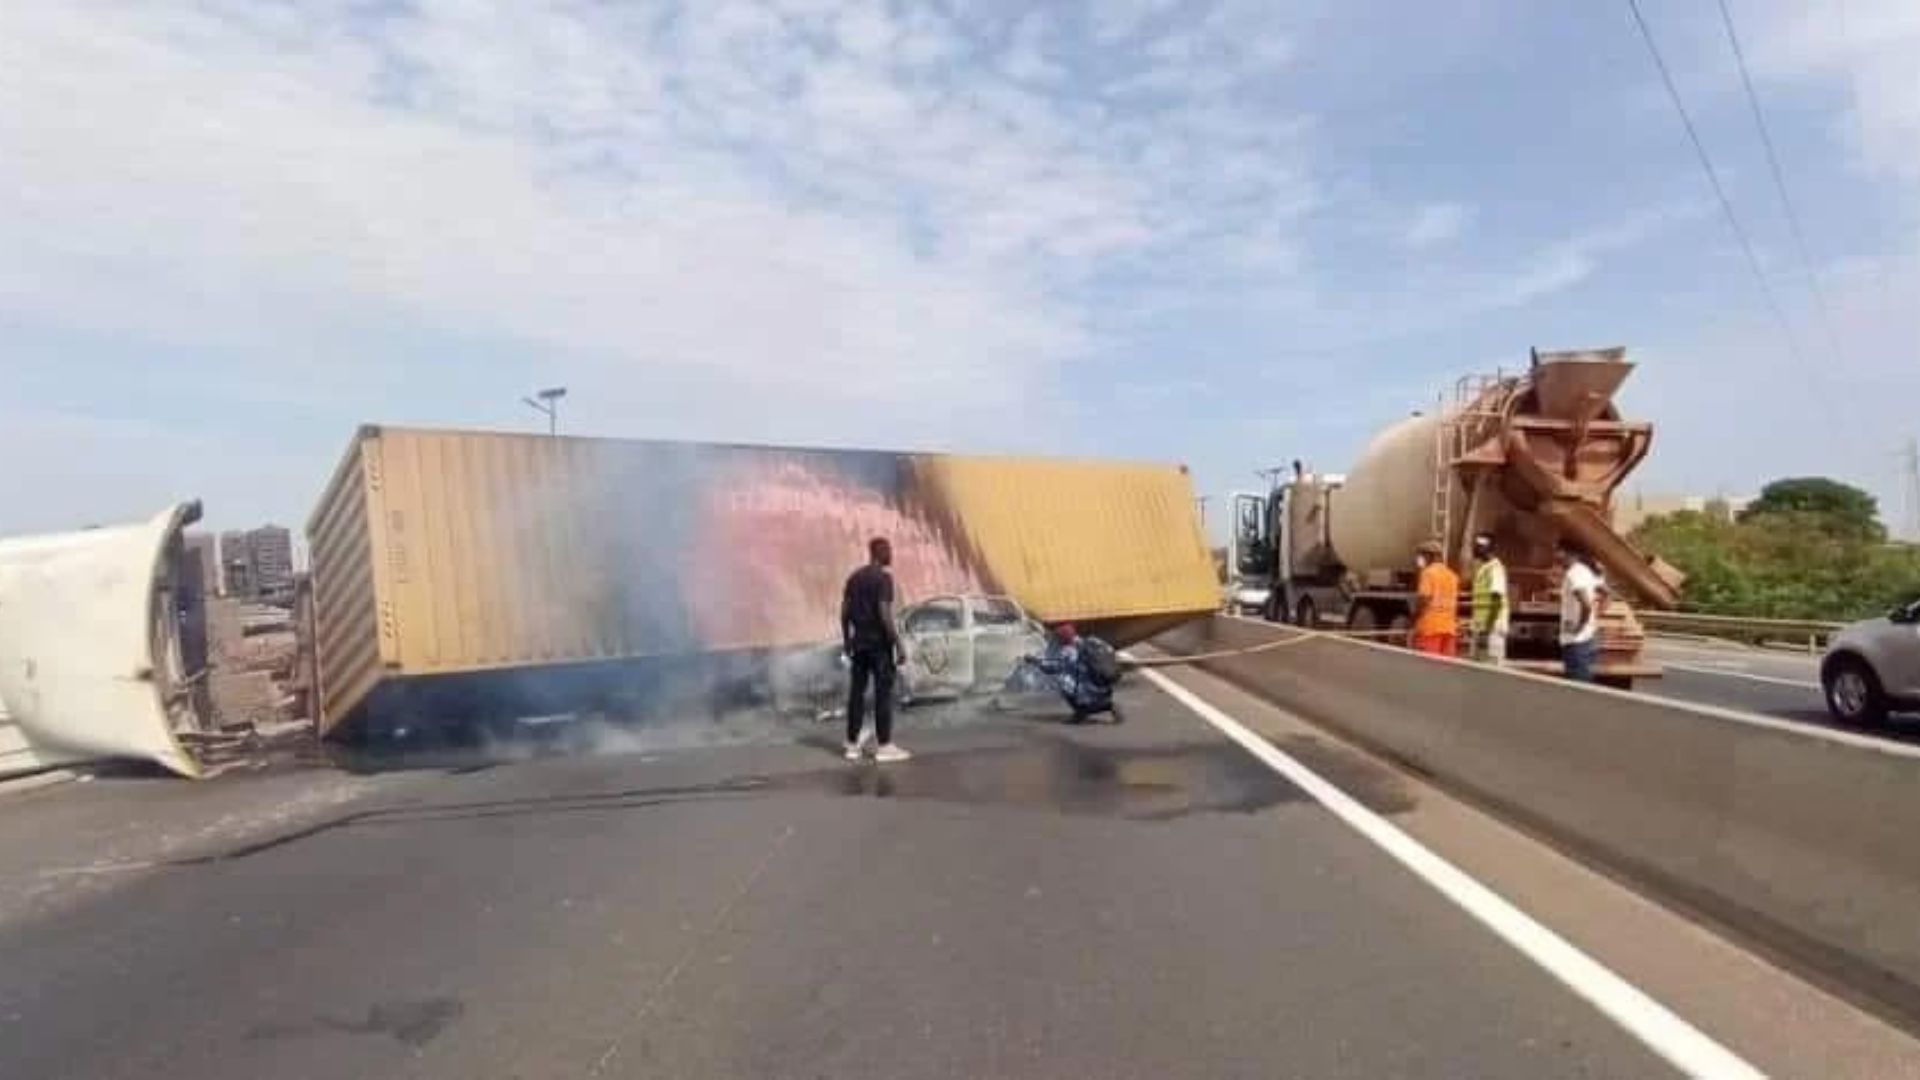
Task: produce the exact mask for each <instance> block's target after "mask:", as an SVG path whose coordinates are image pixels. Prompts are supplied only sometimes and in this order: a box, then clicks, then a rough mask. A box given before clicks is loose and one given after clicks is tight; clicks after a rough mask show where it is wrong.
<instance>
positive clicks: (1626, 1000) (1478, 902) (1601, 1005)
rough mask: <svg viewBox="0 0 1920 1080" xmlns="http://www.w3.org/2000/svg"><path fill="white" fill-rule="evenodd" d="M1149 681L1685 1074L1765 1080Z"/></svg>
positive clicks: (1498, 900)
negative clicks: (1288, 781)
mask: <svg viewBox="0 0 1920 1080" xmlns="http://www.w3.org/2000/svg"><path fill="white" fill-rule="evenodd" d="M1144 674H1145V675H1146V677H1147V679H1148V680H1149V681H1150V682H1152V683H1153V684H1154V685H1155V686H1158V687H1159V688H1160V689H1161V690H1164V691H1166V693H1167V694H1169V695H1170V696H1171V697H1172V698H1173V699H1174V700H1175V701H1178V702H1179V703H1180V704H1182V705H1185V706H1186V707H1187V708H1189V709H1192V710H1193V711H1194V712H1195V713H1196V714H1198V715H1199V716H1200V718H1201V719H1203V720H1205V721H1206V722H1207V723H1209V724H1212V725H1213V726H1214V727H1216V728H1218V729H1219V730H1220V732H1221V734H1223V735H1225V736H1226V737H1227V738H1229V739H1232V740H1233V741H1234V742H1237V743H1239V744H1240V745H1241V747H1242V748H1244V749H1245V750H1246V751H1247V752H1248V753H1250V754H1252V755H1253V756H1254V757H1257V758H1259V759H1260V760H1261V761H1262V762H1263V763H1265V764H1266V765H1267V767H1268V768H1271V769H1272V770H1273V771H1274V772H1277V773H1279V774H1280V775H1281V776H1284V777H1286V778H1287V779H1288V780H1290V781H1292V782H1293V783H1294V784H1295V785H1296V786H1298V787H1299V788H1301V789H1302V790H1303V791H1305V792H1306V793H1307V794H1309V795H1311V796H1313V798H1314V799H1315V800H1316V801H1318V802H1319V803H1320V804H1321V805H1322V806H1325V807H1326V808H1327V809H1328V810H1329V811H1331V812H1332V813H1333V815H1334V816H1335V817H1338V818H1339V819H1340V820H1341V821H1343V822H1345V823H1346V824H1347V825H1348V826H1349V827H1351V828H1352V829H1353V830H1354V831H1355V832H1357V833H1359V834H1360V835H1361V836H1364V837H1366V838H1367V839H1368V840H1370V841H1372V842H1373V844H1374V845H1375V846H1376V847H1378V848H1380V850H1382V851H1384V852H1386V853H1387V854H1388V855H1390V856H1392V857H1393V859H1394V861H1396V862H1398V863H1399V864H1400V865H1402V866H1404V867H1406V868H1407V869H1408V870H1411V871H1413V873H1414V874H1415V875H1417V876H1418V877H1419V878H1420V879H1421V880H1423V881H1425V882H1426V883H1427V884H1428V885H1431V886H1433V888H1434V889H1436V890H1438V891H1439V893H1440V894H1441V895H1442V896H1445V897H1446V898H1447V899H1449V900H1451V901H1453V902H1454V903H1455V904H1456V905H1458V906H1459V907H1460V909H1461V910H1463V911H1465V912H1466V913H1467V914H1468V915H1471V916H1473V918H1475V919H1476V920H1478V921H1479V922H1480V924H1481V925H1483V926H1485V927H1486V928H1487V929H1489V930H1491V931H1493V933H1494V934H1495V935H1496V936H1498V937H1499V938H1500V939H1501V940H1502V941H1505V942H1506V943H1507V944H1509V945H1511V946H1513V947H1514V948H1515V949H1518V950H1519V951H1520V953H1521V954H1522V955H1524V956H1526V957H1527V959H1529V960H1532V961H1533V962H1534V963H1536V964H1538V965H1540V967H1541V968H1542V969H1544V970H1545V971H1546V972H1547V973H1548V974H1549V975H1552V976H1553V977H1554V978H1555V979H1558V980H1559V981H1560V982H1561V983H1562V984H1564V985H1565V986H1566V987H1567V988H1568V989H1569V990H1572V991H1573V992H1574V993H1575V994H1578V995H1579V996H1581V997H1582V998H1585V999H1586V1000H1587V1001H1588V1002H1589V1003H1591V1004H1592V1005H1593V1006H1594V1008H1596V1009H1599V1010H1600V1011H1601V1012H1602V1013H1603V1014H1605V1015H1606V1016H1607V1017H1608V1018H1609V1019H1611V1020H1612V1021H1613V1022H1614V1023H1616V1024H1619V1025H1620V1026H1621V1027H1622V1028H1625V1029H1626V1030H1627V1032H1628V1033H1629V1034H1631V1035H1633V1037H1634V1038H1637V1039H1639V1040H1640V1041H1641V1042H1642V1043H1644V1044H1645V1045H1646V1047H1647V1048H1648V1049H1649V1050H1652V1051H1653V1052H1654V1053H1656V1054H1658V1055H1660V1056H1661V1057H1663V1058H1665V1059H1666V1060H1667V1061H1668V1063H1670V1064H1672V1065H1673V1066H1674V1067H1675V1068H1677V1069H1679V1070H1680V1071H1681V1073H1682V1074H1684V1075H1686V1076H1697V1077H1714V1078H1722V1077H1724V1078H1727V1080H1738V1078H1749V1077H1762V1076H1765V1075H1766V1074H1764V1073H1762V1072H1761V1071H1760V1070H1759V1069H1756V1068H1755V1067H1753V1066H1752V1065H1750V1064H1748V1063H1747V1062H1746V1061H1744V1060H1742V1059H1741V1058H1740V1057H1739V1056H1738V1055H1736V1054H1734V1052H1733V1051H1731V1050H1728V1049H1727V1048H1726V1047H1724V1046H1721V1045H1720V1044H1719V1043H1717V1042H1715V1041H1713V1039H1711V1038H1709V1037H1708V1036H1707V1035H1706V1034H1705V1033H1703V1032H1701V1031H1700V1030H1699V1029H1698V1028H1696V1027H1694V1026H1693V1025H1691V1024H1689V1023H1687V1022H1686V1021H1685V1020H1682V1019H1681V1018H1680V1017H1679V1016H1677V1015H1675V1014H1674V1013H1673V1012H1672V1011H1671V1010H1670V1009H1668V1008H1667V1007H1666V1006H1664V1005H1662V1004H1660V1003H1659V1002H1657V1001H1655V1000H1654V999H1653V998H1651V997H1649V996H1647V994H1646V993H1644V992H1643V991H1641V990H1640V989H1639V988H1638V987H1636V986H1634V985H1633V984H1632V983H1629V982H1627V981H1626V980H1625V979H1622V978H1621V977H1620V976H1618V975H1615V974H1614V973H1613V972H1612V971H1610V970H1608V969H1607V967H1606V966H1605V965H1603V964H1601V963H1600V962H1599V961H1598V960H1595V959H1594V958H1592V957H1591V956H1588V955H1587V954H1586V953H1583V952H1581V951H1580V950H1579V949H1578V948H1576V947H1575V946H1573V945H1572V944H1571V943H1569V942H1568V941H1567V940H1566V939H1565V938H1562V937H1561V936H1560V935H1558V934H1556V933H1554V932H1553V931H1551V930H1549V929H1547V928H1546V927H1545V926H1542V925H1541V924H1540V923H1538V922H1536V921H1534V919H1533V917H1532V916H1530V915H1528V914H1527V913H1526V912H1524V911H1521V910H1520V909H1519V908H1517V907H1515V906H1513V905H1512V904H1511V903H1508V902H1507V901H1506V900H1505V899H1503V898H1502V897H1501V896H1500V895H1499V894H1498V893H1495V892H1494V891H1493V890H1492V889H1489V888H1487V887H1486V886H1485V885H1482V884H1480V882H1478V881H1476V880H1475V879H1473V878H1471V877H1469V876H1467V874H1466V873H1465V872H1464V871H1462V870H1461V869H1460V868H1458V867H1456V866H1454V865H1453V864H1452V863H1450V862H1448V861H1446V860H1445V859H1443V858H1441V857H1440V856H1438V855H1436V854H1434V853H1433V852H1432V851H1431V850H1429V849H1428V848H1427V847H1426V846H1425V845H1423V844H1421V843H1420V842H1419V841H1418V840H1415V839H1414V838H1412V837H1411V836H1408V835H1407V834H1406V833H1404V832H1401V831H1400V830H1399V829H1398V828H1397V827H1395V826H1393V825H1391V824H1389V823H1388V822H1387V820H1386V819H1385V818H1382V817H1380V816H1379V815H1378V814H1375V813H1374V812H1373V811H1371V810H1368V809H1367V808H1366V807H1364V806H1361V805H1360V804H1359V803H1357V802H1355V801H1354V800H1353V799H1352V798H1351V797H1350V796H1348V795H1347V793H1346V792H1344V791H1341V790H1340V789H1339V788H1337V787H1335V786H1333V785H1332V784H1330V783H1328V782H1327V781H1325V780H1322V779H1321V778H1320V776H1319V775H1318V774H1316V773H1314V772H1313V771H1312V770H1310V769H1308V768H1307V767H1306V766H1305V765H1302V764H1300V763H1299V762H1298V761H1296V760H1294V759H1293V758H1292V757H1289V756H1288V755H1287V754H1285V753H1284V752H1282V751H1281V750H1280V749H1279V748H1278V747H1276V746H1274V745H1273V744H1272V743H1270V742H1268V741H1267V740H1265V739H1263V738H1261V737H1260V736H1258V735H1256V734H1254V733H1253V732H1252V731H1250V730H1248V729H1247V728H1246V727H1245V726H1244V725H1242V724H1241V723H1240V722H1239V721H1238V720H1235V719H1234V718H1233V717H1231V716H1228V715H1227V714H1226V713H1224V712H1221V711H1220V710H1219V709H1217V708H1215V707H1214V706H1213V705H1211V704H1209V703H1207V702H1206V701H1205V700H1204V699H1202V698H1201V697H1199V696H1198V695H1197V694H1195V693H1193V691H1191V690H1188V689H1187V688H1186V687H1184V686H1181V685H1180V684H1179V683H1176V682H1174V681H1173V680H1172V679H1169V678H1167V677H1166V676H1165V675H1163V674H1161V673H1160V672H1158V671H1152V670H1147V671H1145V672H1144Z"/></svg>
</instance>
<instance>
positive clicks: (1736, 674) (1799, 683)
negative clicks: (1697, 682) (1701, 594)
mask: <svg viewBox="0 0 1920 1080" xmlns="http://www.w3.org/2000/svg"><path fill="white" fill-rule="evenodd" d="M1661 666H1662V667H1667V668H1671V669H1673V670H1674V671H1691V672H1693V673H1694V674H1695V675H1725V676H1726V677H1727V678H1729V679H1751V680H1752V681H1754V682H1762V683H1772V684H1773V685H1775V686H1792V687H1795V688H1797V689H1800V690H1818V689H1820V684H1819V683H1817V682H1807V681H1806V680H1804V679H1783V678H1781V677H1779V676H1778V675H1754V674H1750V673H1748V672H1745V671H1728V670H1727V669H1726V668H1717V667H1707V666H1705V665H1703V664H1676V663H1673V662H1672V661H1668V662H1666V663H1665V664H1663V665H1661Z"/></svg>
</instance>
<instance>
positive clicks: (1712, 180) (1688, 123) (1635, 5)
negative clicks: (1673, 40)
mask: <svg viewBox="0 0 1920 1080" xmlns="http://www.w3.org/2000/svg"><path fill="white" fill-rule="evenodd" d="M1627 9H1628V10H1629V11H1631V12H1633V22H1634V25H1635V26H1638V27H1639V28H1640V40H1641V41H1643V42H1645V43H1646V46H1647V54H1648V55H1650V56H1652V57H1653V66H1654V67H1655V68H1657V69H1659V71H1660V81H1661V82H1662V83H1664V84H1665V85H1666V88H1667V98H1668V100H1669V101H1671V102H1672V103H1673V111H1674V112H1676V113H1678V114H1679V116H1680V124H1681V126H1682V127H1684V128H1686V131H1687V141H1688V142H1691V143H1692V144H1693V152H1694V153H1695V154H1696V155H1697V156H1698V157H1699V159H1700V169H1701V171H1702V172H1704V173H1706V174H1707V183H1708V184H1710V185H1712V187H1713V194H1714V197H1715V198H1717V199H1719V200H1720V211H1721V213H1722V214H1724V215H1725V216H1726V219H1727V227H1728V228H1731V229H1732V230H1733V235H1734V238H1735V239H1737V240H1738V241H1739V242H1740V251H1741V253H1742V254H1744V255H1745V256H1746V258H1747V268H1748V269H1749V270H1752V271H1753V280H1754V282H1755V283H1756V284H1758V285H1759V286H1760V296H1761V298H1762V299H1764V300H1765V301H1766V305H1767V310H1768V311H1769V312H1771V313H1772V315H1773V319H1774V321H1775V322H1777V323H1779V324H1780V333H1781V335H1782V336H1783V337H1784V338H1785V340H1786V343H1787V352H1788V353H1789V354H1791V355H1792V357H1793V360H1794V362H1795V363H1796V364H1798V365H1799V366H1800V368H1801V370H1802V371H1803V372H1804V373H1805V374H1806V376H1807V383H1808V385H1809V386H1810V387H1812V388H1813V390H1814V393H1815V396H1817V397H1819V398H1820V401H1821V404H1822V405H1823V406H1824V407H1825V409H1826V412H1827V418H1828V420H1829V421H1830V422H1832V423H1833V424H1834V425H1835V430H1840V428H1839V415H1838V414H1837V413H1835V412H1834V410H1833V405H1832V402H1830V401H1828V400H1827V397H1826V395H1825V393H1824V392H1823V391H1824V387H1823V386H1822V385H1821V384H1820V382H1819V381H1818V380H1816V379H1815V378H1814V377H1813V373H1812V372H1811V371H1810V370H1809V369H1808V368H1807V361H1806V355H1805V353H1803V352H1802V351H1801V349H1800V339H1799V336H1798V335H1796V334H1795V333H1794V332H1793V323H1792V322H1790V321H1789V320H1788V319H1787V312H1786V309H1785V308H1783V307H1781V306H1780V298H1779V297H1778V296H1776V295H1775V294H1774V291H1773V285H1772V284H1771V283H1769V282H1768V281H1767V274H1766V271H1765V270H1763V269H1761V267H1760V257H1759V256H1758V255H1756V254H1755V253H1754V250H1753V241H1752V240H1750V239H1749V238H1748V237H1747V230H1746V227H1745V226H1744V225H1741V224H1740V215H1738V214H1736V213H1734V210H1733V201H1732V200H1731V199H1729V198H1728V197H1727V189H1726V187H1725V186H1724V185H1722V184H1721V183H1720V173H1719V170H1717V169H1715V168H1714V167H1713V158H1712V157H1710V156H1709V155H1708V154H1707V147H1706V144H1705V143H1704V142H1702V141H1701V140H1700V131H1699V129H1698V128H1696V127H1694V125H1693V117H1692V115H1690V114H1689V113H1688V112H1687V106H1686V103H1685V102H1684V101H1682V100H1681V99H1680V88H1679V86H1677V85H1676V84H1675V83H1674V81H1673V72H1672V71H1670V70H1668V68H1667V61H1666V58H1665V57H1663V56H1661V55H1660V46H1659V45H1658V44H1656V43H1655V42H1654V40H1653V30H1652V28H1650V27H1649V26H1648V25H1647V18H1646V16H1645V15H1643V14H1641V11H1640V3H1639V0H1627Z"/></svg>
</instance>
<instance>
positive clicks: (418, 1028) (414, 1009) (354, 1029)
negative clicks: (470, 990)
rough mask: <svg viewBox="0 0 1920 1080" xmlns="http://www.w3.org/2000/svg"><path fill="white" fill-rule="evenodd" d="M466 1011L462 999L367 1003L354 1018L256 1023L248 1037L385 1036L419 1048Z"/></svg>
mask: <svg viewBox="0 0 1920 1080" xmlns="http://www.w3.org/2000/svg"><path fill="white" fill-rule="evenodd" d="M464 1012H466V1005H465V1004H463V1003H462V1002H461V1001H460V999H459V998H426V999H423V1000H420V1001H386V1002H381V1003H379V1004H376V1005H371V1006H368V1008H367V1012H366V1015H365V1016H362V1017H357V1018H353V1019H342V1018H340V1017H333V1016H322V1017H319V1018H317V1019H314V1020H306V1021H301V1022H298V1023H291V1024H272V1023H268V1024H255V1025H254V1026H253V1027H251V1028H249V1029H247V1038H248V1039H249V1040H254V1041H259V1040H263V1039H297V1038H307V1037H311V1036H315V1035H383V1036H387V1037H390V1038H392V1039H395V1040H397V1041H399V1042H402V1043H405V1044H406V1045H407V1046H410V1047H414V1048H415V1049H418V1048H419V1047H422V1046H425V1045H427V1044H428V1043H430V1042H432V1041H433V1040H434V1039H436V1038H438V1037H439V1035H440V1033H441V1032H443V1031H445V1030H446V1029H447V1028H448V1027H449V1026H450V1025H452V1024H453V1022H454V1021H456V1020H458V1019H459V1018H460V1015H461V1014H462V1013H464Z"/></svg>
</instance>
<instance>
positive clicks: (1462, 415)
mask: <svg viewBox="0 0 1920 1080" xmlns="http://www.w3.org/2000/svg"><path fill="white" fill-rule="evenodd" d="M1506 381H1507V375H1506V373H1505V372H1504V371H1496V372H1494V373H1493V374H1491V375H1487V374H1480V375H1463V376H1461V377H1460V379H1459V380H1458V381H1457V382H1455V383H1454V385H1453V401H1452V403H1451V405H1449V403H1448V402H1447V401H1446V400H1445V399H1444V398H1443V399H1442V400H1441V401H1440V403H1439V405H1440V421H1439V423H1437V424H1435V425H1434V428H1433V439H1434V447H1433V461H1434V468H1433V503H1432V518H1431V521H1432V525H1433V534H1432V535H1433V538H1434V539H1436V540H1438V541H1440V543H1441V545H1442V546H1443V547H1444V546H1445V545H1447V544H1448V543H1449V542H1450V541H1451V540H1452V537H1453V513H1454V507H1453V495H1454V491H1455V490H1456V489H1457V488H1458V486H1459V485H1457V484H1455V483H1454V482H1453V480H1454V469H1455V468H1456V467H1457V466H1458V463H1459V461H1460V459H1461V458H1462V457H1465V456H1466V454H1467V452H1468V451H1469V450H1472V449H1473V445H1470V444H1471V443H1473V442H1474V441H1475V440H1476V439H1477V438H1478V437H1480V434H1481V432H1480V429H1481V428H1482V427H1484V426H1485V425H1486V424H1487V423H1489V422H1495V421H1498V420H1499V419H1500V417H1501V405H1502V404H1504V402H1505V400H1506V398H1505V396H1504V395H1496V394H1495V393H1494V391H1495V390H1496V389H1498V388H1499V387H1500V386H1501V385H1502V384H1504V383H1505V382H1506ZM1458 554H1459V553H1458V552H1452V551H1449V552H1447V557H1448V558H1449V559H1452V558H1453V557H1455V556H1457V555H1458Z"/></svg>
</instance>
